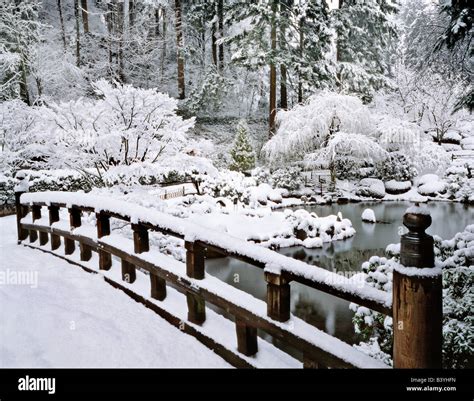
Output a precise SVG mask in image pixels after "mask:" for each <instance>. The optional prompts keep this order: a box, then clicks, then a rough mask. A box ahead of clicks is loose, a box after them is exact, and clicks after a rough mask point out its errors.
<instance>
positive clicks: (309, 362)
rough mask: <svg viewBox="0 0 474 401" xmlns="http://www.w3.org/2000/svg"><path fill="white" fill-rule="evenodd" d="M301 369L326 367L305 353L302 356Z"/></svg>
mask: <svg viewBox="0 0 474 401" xmlns="http://www.w3.org/2000/svg"><path fill="white" fill-rule="evenodd" d="M303 368H304V369H327V368H328V367H327V366H326V365H324V364H322V363H321V362H318V361H316V360H315V359H313V358H312V357H311V356H310V355H308V354H307V353H304V354H303Z"/></svg>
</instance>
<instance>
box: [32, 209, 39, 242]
mask: <svg viewBox="0 0 474 401" xmlns="http://www.w3.org/2000/svg"><path fill="white" fill-rule="evenodd" d="M31 215H32V221H33V222H35V221H36V220H39V219H41V206H38V205H33V206H32V208H31ZM37 239H38V231H36V230H30V242H36V240H37Z"/></svg>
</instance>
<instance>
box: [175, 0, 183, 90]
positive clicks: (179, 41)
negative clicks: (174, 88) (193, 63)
mask: <svg viewBox="0 0 474 401" xmlns="http://www.w3.org/2000/svg"><path fill="white" fill-rule="evenodd" d="M174 5H175V24H176V49H177V58H178V99H185V98H186V88H185V86H186V84H185V76H184V38H183V20H182V12H181V0H175V2H174Z"/></svg>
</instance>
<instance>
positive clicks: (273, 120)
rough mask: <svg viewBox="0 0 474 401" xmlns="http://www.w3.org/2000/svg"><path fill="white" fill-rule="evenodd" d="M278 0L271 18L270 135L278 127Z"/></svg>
mask: <svg viewBox="0 0 474 401" xmlns="http://www.w3.org/2000/svg"><path fill="white" fill-rule="evenodd" d="M277 7H278V0H273V1H272V18H271V37H270V40H271V47H272V52H271V60H270V118H269V128H270V129H269V136H270V138H271V137H272V136H273V135H274V134H275V127H276V112H277V110H276V65H275V55H276V54H275V53H276V48H277V31H276V13H277Z"/></svg>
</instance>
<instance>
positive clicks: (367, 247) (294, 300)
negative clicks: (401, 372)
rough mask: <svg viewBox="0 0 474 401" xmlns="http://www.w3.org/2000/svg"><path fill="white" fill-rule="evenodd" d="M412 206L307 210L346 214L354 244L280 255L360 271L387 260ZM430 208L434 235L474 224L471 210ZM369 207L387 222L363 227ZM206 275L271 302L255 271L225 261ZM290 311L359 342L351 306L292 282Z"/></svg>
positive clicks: (216, 262)
mask: <svg viewBox="0 0 474 401" xmlns="http://www.w3.org/2000/svg"><path fill="white" fill-rule="evenodd" d="M410 205H411V203H409V202H378V203H352V204H347V205H337V204H333V205H324V206H311V207H306V208H305V209H306V210H308V211H310V212H315V213H316V214H317V215H318V216H327V215H330V214H336V213H338V212H341V213H342V215H343V217H345V218H348V219H350V220H351V221H352V225H353V226H354V228H355V229H356V231H357V233H356V234H355V236H354V237H352V238H350V239H347V240H344V241H337V242H332V243H330V244H326V245H325V246H324V248H322V249H305V248H303V247H293V248H284V249H281V250H280V251H279V252H280V253H282V254H284V255H287V256H291V257H293V258H296V259H300V260H303V261H305V262H307V263H308V264H311V265H317V266H320V267H322V268H325V269H328V270H337V271H338V272H341V271H342V272H343V271H360V270H361V264H362V263H363V262H364V261H366V260H368V259H369V258H370V257H371V256H373V255H380V256H383V254H384V250H385V248H386V246H387V245H388V244H391V243H398V242H400V230H401V227H403V225H402V217H403V214H404V212H405V210H406V209H407V208H408V207H409V206H410ZM426 206H427V207H428V209H429V211H430V213H431V216H432V219H433V224H432V225H431V227H430V228H429V229H428V230H427V232H428V233H429V234H431V235H438V236H440V237H442V238H443V239H450V238H452V237H454V235H455V234H456V233H457V232H459V231H462V230H463V229H464V228H465V227H466V226H467V225H469V224H473V223H474V207H472V206H467V205H463V204H459V203H448V202H431V203H429V204H427V205H426ZM366 208H371V209H373V210H374V212H375V216H376V218H377V220H379V221H383V223H377V224H370V223H364V222H362V220H361V215H362V212H363V211H364V209H366ZM206 270H207V271H208V273H210V274H212V275H214V276H216V277H218V278H220V279H221V280H223V281H225V282H227V283H228V284H231V285H233V286H235V287H237V288H239V289H242V290H244V291H246V292H248V293H250V294H252V295H253V296H255V297H256V298H259V299H262V300H265V299H266V284H265V280H264V277H263V271H262V270H260V269H258V268H256V267H253V266H251V265H248V264H246V263H243V262H241V261H238V260H235V259H232V260H230V259H228V258H226V259H214V260H209V261H207V262H206ZM291 309H292V313H293V314H295V315H296V316H299V317H301V318H302V319H304V320H306V321H307V322H309V323H311V324H313V325H315V326H316V327H318V328H320V329H321V330H323V331H325V332H327V333H329V334H331V335H334V336H336V337H338V338H340V339H341V340H343V341H346V342H348V343H350V344H353V343H355V342H357V341H358V339H357V337H356V335H355V333H354V329H353V324H352V321H351V320H352V316H353V312H352V311H350V310H349V302H347V301H344V300H341V299H339V298H336V297H334V296H332V295H328V294H325V293H322V292H320V291H318V290H314V289H311V288H308V287H306V286H303V285H301V284H298V283H291Z"/></svg>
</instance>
